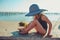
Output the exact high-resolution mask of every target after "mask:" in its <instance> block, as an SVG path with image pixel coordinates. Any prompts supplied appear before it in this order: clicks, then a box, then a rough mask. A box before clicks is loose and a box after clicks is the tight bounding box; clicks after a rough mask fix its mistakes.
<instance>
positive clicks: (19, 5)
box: [0, 0, 60, 12]
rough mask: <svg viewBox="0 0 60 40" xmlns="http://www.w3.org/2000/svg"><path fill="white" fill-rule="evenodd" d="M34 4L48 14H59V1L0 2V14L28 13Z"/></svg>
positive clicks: (22, 0)
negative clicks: (45, 10)
mask: <svg viewBox="0 0 60 40" xmlns="http://www.w3.org/2000/svg"><path fill="white" fill-rule="evenodd" d="M34 3H35V4H38V5H39V7H40V8H44V9H47V10H48V11H49V12H60V5H59V4H60V0H0V12H28V11H29V6H30V5H31V4H34Z"/></svg>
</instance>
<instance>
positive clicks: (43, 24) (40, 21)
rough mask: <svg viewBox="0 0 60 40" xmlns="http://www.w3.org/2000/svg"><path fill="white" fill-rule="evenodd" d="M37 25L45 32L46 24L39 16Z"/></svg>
mask: <svg viewBox="0 0 60 40" xmlns="http://www.w3.org/2000/svg"><path fill="white" fill-rule="evenodd" d="M38 21H39V23H40V24H41V25H42V27H43V28H44V29H45V30H46V31H47V22H45V21H43V20H42V19H41V16H40V18H39V19H38Z"/></svg>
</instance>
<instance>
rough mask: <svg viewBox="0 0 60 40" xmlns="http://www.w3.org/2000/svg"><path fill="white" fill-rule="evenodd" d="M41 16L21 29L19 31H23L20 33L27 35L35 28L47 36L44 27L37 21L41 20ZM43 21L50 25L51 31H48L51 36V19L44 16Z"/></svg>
mask: <svg viewBox="0 0 60 40" xmlns="http://www.w3.org/2000/svg"><path fill="white" fill-rule="evenodd" d="M39 16H40V15H35V16H34V20H33V21H32V22H31V23H29V25H28V26H27V27H26V28H23V29H19V30H21V32H20V33H22V34H25V33H28V32H29V31H30V30H31V29H32V28H35V29H36V31H37V32H39V33H40V34H41V35H45V34H46V30H45V29H44V28H43V27H42V25H41V24H40V23H39V22H38V20H37V19H39ZM41 19H42V20H43V21H46V22H47V23H48V24H49V30H48V34H47V35H50V32H51V29H52V24H51V22H50V21H49V19H48V18H47V17H46V16H45V15H42V17H41Z"/></svg>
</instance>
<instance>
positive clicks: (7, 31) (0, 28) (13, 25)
mask: <svg viewBox="0 0 60 40" xmlns="http://www.w3.org/2000/svg"><path fill="white" fill-rule="evenodd" d="M18 23H19V22H16V21H10V22H9V21H0V36H12V34H11V32H14V31H18V27H19V24H18ZM52 25H53V27H52V31H51V35H53V36H52V38H60V29H58V26H59V25H60V21H57V22H55V21H53V22H52ZM30 32H36V30H35V29H33V30H31V31H30Z"/></svg>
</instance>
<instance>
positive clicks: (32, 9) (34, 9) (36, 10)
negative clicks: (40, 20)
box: [25, 4, 47, 16]
mask: <svg viewBox="0 0 60 40" xmlns="http://www.w3.org/2000/svg"><path fill="white" fill-rule="evenodd" d="M43 11H47V10H46V9H39V7H38V5H37V4H32V5H31V6H30V8H29V13H28V14H26V15H25V16H34V15H36V14H40V13H41V12H43Z"/></svg>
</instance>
